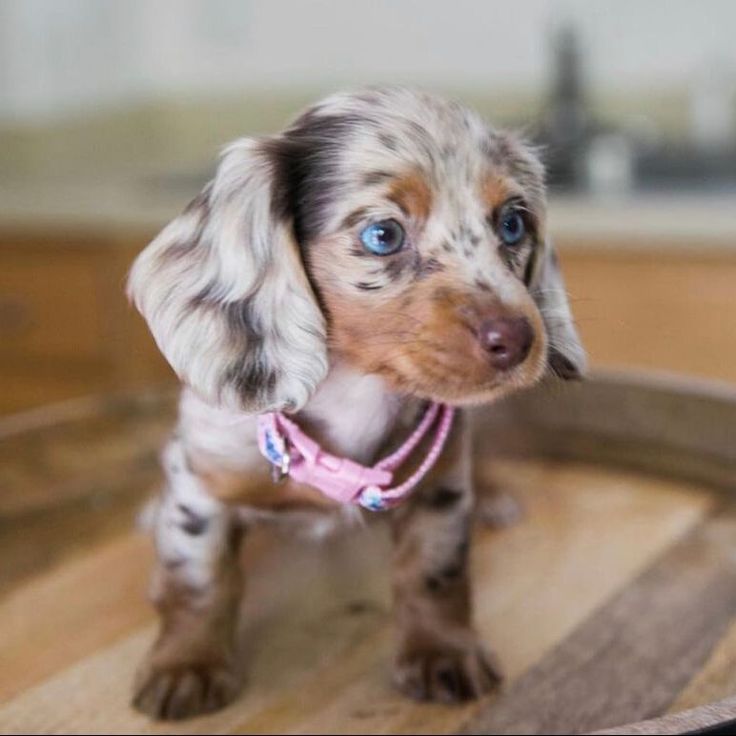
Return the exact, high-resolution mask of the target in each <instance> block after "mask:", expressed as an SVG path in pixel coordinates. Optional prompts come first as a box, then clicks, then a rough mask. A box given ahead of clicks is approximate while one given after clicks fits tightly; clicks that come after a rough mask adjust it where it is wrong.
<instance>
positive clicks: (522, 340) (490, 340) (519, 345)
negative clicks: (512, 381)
mask: <svg viewBox="0 0 736 736" xmlns="http://www.w3.org/2000/svg"><path fill="white" fill-rule="evenodd" d="M478 339H479V340H480V344H481V345H482V347H483V349H484V350H485V351H486V352H487V353H488V355H489V356H490V360H491V365H492V366H493V367H494V368H497V369H498V370H501V371H505V370H508V369H509V368H513V367H514V366H517V365H519V363H523V362H524V359H525V358H526V356H527V355H529V350H531V347H532V342H534V333H533V332H532V326H531V325H530V324H529V320H528V319H527V318H526V317H494V318H492V319H485V320H483V322H481V324H480V328H479V330H478Z"/></svg>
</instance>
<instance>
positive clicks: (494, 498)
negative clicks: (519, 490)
mask: <svg viewBox="0 0 736 736" xmlns="http://www.w3.org/2000/svg"><path fill="white" fill-rule="evenodd" d="M475 516H476V518H477V519H478V521H479V522H480V523H481V524H484V525H486V526H490V527H494V528H496V529H503V528H505V527H507V526H513V525H514V524H517V523H518V522H519V521H521V520H522V519H523V518H524V507H523V506H522V504H521V501H519V500H518V499H517V498H515V497H514V496H512V495H511V494H509V493H502V492H500V491H499V492H495V493H490V494H488V495H485V496H481V497H480V498H479V499H478V503H477V505H476V509H475Z"/></svg>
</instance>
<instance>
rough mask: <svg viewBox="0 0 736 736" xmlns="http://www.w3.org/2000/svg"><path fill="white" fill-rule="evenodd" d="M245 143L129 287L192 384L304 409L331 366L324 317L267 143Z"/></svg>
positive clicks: (244, 400)
mask: <svg viewBox="0 0 736 736" xmlns="http://www.w3.org/2000/svg"><path fill="white" fill-rule="evenodd" d="M274 144H275V145H278V141H277V140H275V139H263V140H257V139H243V140H239V141H236V142H235V143H234V144H232V145H231V146H230V147H229V148H227V149H226V151H225V153H224V154H223V157H222V160H221V162H220V166H219V168H218V170H217V173H216V175H215V178H214V179H213V181H211V182H210V183H209V184H208V185H207V186H206V187H205V188H204V189H203V190H202V192H201V193H200V194H199V195H198V196H197V197H196V198H195V199H194V200H193V201H192V202H191V203H190V204H189V206H188V207H187V208H186V210H185V211H184V212H183V213H182V214H181V215H180V216H179V217H178V218H176V219H175V220H174V221H173V222H171V223H170V224H169V225H168V226H167V227H166V228H165V229H164V230H163V231H162V232H161V233H160V234H159V235H158V237H157V238H156V239H155V240H154V241H153V242H152V243H151V244H150V245H149V246H148V247H147V248H146V249H145V250H144V251H143V252H142V253H141V254H140V255H139V256H138V258H137V260H136V261H135V263H134V265H133V268H132V270H131V273H130V279H129V282H128V294H129V297H130V298H131V299H132V301H133V302H134V304H135V306H136V307H137V308H138V310H139V311H140V312H141V314H143V316H144V317H145V319H146V321H147V322H148V325H149V327H150V328H151V332H152V333H153V336H154V338H155V339H156V343H157V344H158V346H159V348H160V350H161V352H162V353H163V354H164V356H165V357H166V359H167V360H168V361H169V363H170V364H171V366H172V367H173V368H174V370H175V371H176V373H177V374H178V376H179V377H180V378H181V380H182V381H183V382H184V383H185V384H187V385H189V386H190V387H191V388H193V389H194V390H195V391H196V392H197V393H198V394H200V395H201V396H202V397H203V398H204V399H205V400H207V401H210V402H212V403H216V404H219V405H222V406H226V407H229V408H234V409H240V410H243V411H247V412H262V411H275V410H287V411H294V410H296V409H299V408H300V407H302V406H304V404H305V403H306V402H307V400H308V399H309V397H310V396H311V395H312V393H313V392H314V390H315V388H316V387H317V385H318V384H319V382H320V381H321V380H322V379H323V378H324V376H325V374H326V372H327V347H326V339H325V330H326V327H325V320H324V318H323V316H322V313H321V311H320V309H319V307H318V305H317V302H316V299H315V297H314V294H313V292H312V290H311V287H310V285H309V282H308V280H307V277H306V274H305V272H304V268H303V265H302V260H301V256H300V253H299V248H298V246H297V243H296V241H295V239H294V235H293V227H292V223H291V222H290V221H289V220H288V215H284V214H283V213H282V212H281V210H283V205H279V206H277V205H276V202H279V201H282V200H283V196H282V195H281V192H278V191H276V188H277V187H278V184H277V182H276V181H275V179H274V171H273V165H272V162H271V160H270V158H269V155H268V147H269V146H271V147H272V146H273V145H274Z"/></svg>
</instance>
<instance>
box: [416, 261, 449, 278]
mask: <svg viewBox="0 0 736 736" xmlns="http://www.w3.org/2000/svg"><path fill="white" fill-rule="evenodd" d="M444 270H445V266H444V265H443V264H442V263H440V261H438V260H437V259H436V258H427V259H426V260H424V261H420V262H419V265H418V266H417V270H416V276H417V279H423V278H426V277H427V276H429V275H431V274H433V273H437V272H438V271H444Z"/></svg>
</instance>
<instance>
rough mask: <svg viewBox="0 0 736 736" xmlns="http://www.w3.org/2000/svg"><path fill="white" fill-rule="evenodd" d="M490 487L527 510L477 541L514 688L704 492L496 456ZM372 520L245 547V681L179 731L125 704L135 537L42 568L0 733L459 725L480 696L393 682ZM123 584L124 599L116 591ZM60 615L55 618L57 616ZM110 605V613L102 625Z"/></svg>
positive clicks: (131, 651) (490, 634)
mask: <svg viewBox="0 0 736 736" xmlns="http://www.w3.org/2000/svg"><path fill="white" fill-rule="evenodd" d="M494 480H495V482H496V484H497V485H498V484H500V485H501V486H502V487H505V488H507V489H509V490H511V491H512V492H514V493H517V494H518V495H519V496H520V497H521V498H522V501H523V503H524V504H525V506H526V508H527V519H526V520H525V522H524V523H522V524H520V525H518V526H516V527H513V528H510V529H506V530H503V531H501V532H492V531H488V530H483V531H482V532H479V534H478V539H477V544H476V545H475V550H474V562H473V564H474V566H475V573H476V581H477V595H476V598H477V619H478V623H479V627H480V629H481V631H482V633H483V635H484V637H485V638H486V639H487V641H488V642H489V644H491V645H492V646H495V648H496V650H497V652H498V654H499V656H500V659H501V661H502V663H503V665H504V668H505V669H506V672H507V674H508V676H509V686H510V687H511V688H513V687H514V685H513V683H514V682H515V681H516V680H518V678H519V677H520V676H522V675H523V673H524V672H525V671H526V670H528V669H529V668H530V667H532V666H533V665H534V664H535V663H536V662H537V661H539V659H540V658H541V657H542V656H543V655H544V654H545V653H546V652H549V651H550V650H551V649H552V647H554V646H555V644H556V643H557V642H559V641H560V639H562V638H563V637H565V636H567V635H569V634H570V633H571V632H572V631H573V630H574V629H575V627H576V626H577V625H578V624H579V623H580V622H581V621H583V620H584V619H585V618H586V617H588V616H589V615H590V614H591V612H592V611H594V610H595V609H596V608H597V607H599V606H600V605H601V604H602V603H603V602H604V601H605V600H606V599H608V598H609V597H610V596H611V595H612V594H613V593H614V592H615V591H616V590H618V589H620V588H621V587H622V586H625V585H626V584H627V582H628V581H629V580H630V579H631V578H632V577H634V576H636V575H637V574H638V573H639V572H640V571H641V570H642V569H644V568H646V567H647V566H649V565H650V564H651V562H652V561H653V560H654V559H655V558H656V557H657V556H658V555H659V554H660V553H661V552H662V551H663V550H664V549H666V548H667V547H668V546H669V545H670V544H672V542H673V540H675V539H678V538H680V537H681V536H682V535H683V534H685V533H686V532H687V531H688V530H689V529H691V528H692V527H693V526H694V525H696V524H697V523H698V522H699V521H700V520H701V519H702V518H703V517H704V516H705V515H706V514H708V513H709V510H710V509H711V507H712V504H713V499H712V497H711V496H710V495H708V494H703V493H700V492H699V491H698V490H697V489H695V488H692V487H689V486H684V485H681V484H675V483H670V482H666V481H658V480H654V479H640V478H638V477H636V476H632V475H627V474H625V473H612V472H609V471H605V470H600V469H593V468H586V467H584V466H579V467H567V466H561V465H556V464H553V463H542V462H539V463H531V462H530V463H515V462H508V463H503V464H498V465H497V466H496V468H495V471H494ZM382 528H383V526H382V525H380V526H379V527H378V528H377V529H375V530H374V529H367V530H364V531H362V532H359V531H353V532H351V533H350V534H348V535H347V536H346V537H345V538H343V539H338V540H335V541H333V542H329V543H327V544H324V545H322V546H316V547H313V546H309V547H305V546H303V545H301V544H299V543H297V542H296V541H294V540H286V541H280V540H277V539H275V538H274V536H275V535H274V534H273V533H270V532H269V533H265V534H263V535H261V537H260V541H259V539H255V540H253V541H254V542H255V546H256V547H258V546H261V550H260V551H258V550H256V552H255V554H252V555H251V563H250V564H251V575H250V582H249V586H248V587H249V595H248V596H247V597H246V605H245V607H244V632H243V636H244V647H245V656H246V658H247V660H248V667H247V670H248V683H247V685H246V688H245V690H244V692H243V695H242V696H241V697H240V698H239V699H238V701H237V702H236V703H235V704H233V705H232V706H231V707H230V708H228V709H227V710H225V711H223V712H222V713H219V714H215V715H213V716H209V717H207V718H202V719H197V720H194V721H190V722H186V723H184V724H176V726H172V725H171V724H164V725H161V724H152V723H149V722H148V721H147V720H146V719H145V718H143V717H141V716H139V715H138V714H136V713H134V712H133V711H132V710H131V709H130V708H129V705H128V698H129V695H130V683H131V679H132V676H133V672H134V669H135V666H136V665H137V662H138V660H139V658H140V657H141V656H142V654H143V651H144V649H145V647H146V646H147V644H148V642H150V639H151V636H152V635H153V630H152V628H151V627H150V625H149V624H148V623H147V622H148V621H150V618H148V617H147V610H148V609H147V608H146V606H145V604H144V603H143V601H142V594H141V596H140V598H138V597H136V594H135V593H133V592H130V591H131V589H132V588H137V586H141V587H142V585H143V583H142V580H143V578H144V577H145V574H146V572H147V571H146V569H145V567H146V566H145V564H143V562H144V561H143V559H142V558H143V556H144V553H143V552H142V551H141V549H143V548H140V549H139V548H138V546H137V544H138V543H137V542H135V543H133V542H128V543H127V544H130V545H131V546H130V547H129V548H127V553H126V547H125V544H126V543H125V542H121V547H120V548H118V549H117V550H113V551H112V552H110V551H108V552H107V553H106V554H99V555H98V554H94V555H92V556H90V558H89V559H86V560H80V561H77V562H75V563H70V564H69V565H67V566H65V567H64V568H62V569H61V570H59V571H56V572H52V573H49V574H47V575H45V576H43V577H42V578H41V579H40V580H38V581H37V582H36V583H34V584H32V585H29V586H27V587H25V588H22V589H20V590H18V591H16V593H15V594H14V596H13V597H12V599H10V600H9V601H6V602H5V603H4V604H3V603H0V631H4V630H5V628H6V626H7V625H8V622H9V621H12V620H13V619H14V618H17V617H25V618H26V619H27V620H26V621H25V622H24V623H23V626H22V627H19V624H18V623H17V621H16V623H15V624H14V625H15V626H16V627H17V628H16V629H14V631H15V632H16V633H15V634H14V638H13V641H14V642H16V646H17V649H15V650H14V651H15V654H14V658H13V660H12V661H11V662H10V663H9V664H8V665H7V666H6V663H5V658H4V657H3V660H4V661H3V664H4V668H3V669H4V670H5V672H4V673H3V677H4V678H6V679H5V685H4V687H5V688H6V689H9V688H12V687H13V683H14V682H15V678H16V676H17V673H18V672H21V671H23V670H24V668H25V669H27V670H29V673H28V674H27V675H25V679H24V680H23V682H22V688H20V690H21V691H20V692H18V686H16V690H15V691H16V692H17V693H18V694H17V695H16V696H15V697H13V698H12V699H11V700H9V701H8V702H7V703H5V704H4V705H2V706H0V731H2V732H3V733H17V732H24V731H25V732H45V733H54V732H58V733H61V732H70V733H90V732H99V733H103V732H104V733H129V732H135V733H138V732H140V733H172V732H176V733H243V732H245V733H449V732H452V731H454V730H456V729H457V728H458V727H459V725H460V724H461V723H462V722H464V721H465V720H466V719H467V718H469V717H470V716H471V715H472V714H473V713H474V712H475V711H476V709H477V708H478V707H479V706H477V705H469V706H465V707H450V706H439V705H431V706H429V705H420V704H416V703H413V702H410V701H408V700H405V699H403V698H402V697H400V696H399V695H397V694H396V693H395V692H394V691H393V689H392V688H391V685H390V680H389V661H390V656H391V627H390V615H389V593H388V576H387V574H386V569H385V567H386V564H387V562H388V556H387V545H386V538H385V535H384V534H383V533H382V532H380V529H382ZM136 550H137V551H136ZM103 551H104V550H103ZM246 551H247V550H246ZM601 570H605V571H606V574H605V575H602V574H601ZM121 579H122V580H123V581H125V580H127V581H128V582H127V583H122V584H121V582H120V581H121ZM121 585H122V586H123V587H127V588H128V589H129V592H128V593H127V594H125V595H121V594H119V593H118V592H116V589H118V588H120V587H121ZM93 586H94V588H95V589H94V591H92V590H91V589H92V587H93ZM24 596H26V597H25V598H24ZM86 597H91V598H92V602H90V603H86V602H85V601H84V598H86ZM77 599H79V600H77ZM95 599H96V601H95ZM11 602H12V605H11ZM60 610H61V611H67V612H66V613H64V614H63V619H62V620H61V622H58V621H57V614H56V612H57V611H60ZM110 611H114V612H115V614H114V615H115V616H116V617H118V622H117V623H115V624H114V625H113V624H110V626H109V627H108V624H106V623H105V619H106V617H107V615H110V614H109V613H106V612H110ZM137 617H140V618H137ZM18 627H19V628H18ZM82 627H86V628H87V629H89V631H84V632H83V633H82V634H81V638H82V640H84V647H82V646H81V645H79V647H80V648H78V649H76V650H75V649H74V646H76V645H74V644H70V642H69V640H70V639H74V638H76V637H77V636H78V632H79V630H80V628H82ZM125 627H128V628H127V629H126V630H127V633H123V629H125ZM60 632H62V633H60ZM64 632H70V633H69V636H64V635H63V633H64ZM72 632H73V633H74V636H72ZM36 641H38V642H40V643H41V644H42V646H35V645H34V642H36ZM70 646H71V647H72V649H71V650H70V649H69V647H70ZM29 663H32V666H29Z"/></svg>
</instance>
